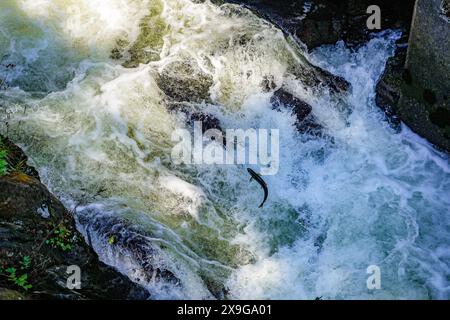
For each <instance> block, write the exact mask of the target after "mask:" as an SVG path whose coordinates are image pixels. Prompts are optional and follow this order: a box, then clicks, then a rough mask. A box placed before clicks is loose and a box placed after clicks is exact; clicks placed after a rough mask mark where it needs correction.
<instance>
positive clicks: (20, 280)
mask: <svg viewBox="0 0 450 320" xmlns="http://www.w3.org/2000/svg"><path fill="white" fill-rule="evenodd" d="M5 272H6V274H7V275H8V280H9V281H11V282H13V283H14V284H15V285H16V286H18V287H20V288H22V289H24V290H25V291H27V290H29V289H31V288H32V287H33V286H32V285H31V284H29V283H28V274H26V273H24V274H22V275H19V274H18V273H17V269H16V268H14V267H10V268H7V269H6V270H5Z"/></svg>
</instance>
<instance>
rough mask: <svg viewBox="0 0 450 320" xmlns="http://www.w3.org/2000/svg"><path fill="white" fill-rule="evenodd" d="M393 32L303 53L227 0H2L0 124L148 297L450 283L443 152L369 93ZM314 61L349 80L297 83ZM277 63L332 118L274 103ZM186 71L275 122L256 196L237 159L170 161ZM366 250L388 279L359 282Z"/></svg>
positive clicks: (213, 96)
mask: <svg viewBox="0 0 450 320" xmlns="http://www.w3.org/2000/svg"><path fill="white" fill-rule="evenodd" d="M215 2H218V1H215ZM399 36H400V34H399V33H398V32H396V31H392V32H387V33H384V34H379V35H377V36H376V37H374V38H373V39H372V40H371V41H370V42H369V43H367V44H366V45H365V46H364V47H362V48H361V49H359V50H358V51H356V52H352V51H350V50H349V49H347V48H345V46H344V45H343V44H342V43H338V44H336V45H334V46H326V47H322V48H319V49H317V50H315V51H314V52H313V53H311V54H307V53H305V52H303V51H302V49H301V46H297V45H295V43H294V41H293V40H292V39H288V38H286V36H285V35H284V34H283V32H281V31H280V30H279V29H277V28H276V27H274V26H273V25H271V24H270V23H268V22H266V21H264V20H262V19H261V18H259V17H257V16H255V15H254V14H252V13H251V12H250V11H248V10H246V9H243V8H241V7H239V6H237V5H234V4H223V5H219V4H217V3H216V4H213V3H211V2H210V1H190V0H147V1H146V0H108V1H102V0H7V1H1V2H0V59H1V66H0V79H2V88H1V89H0V118H1V120H2V121H1V123H0V132H1V133H2V134H5V135H6V134H7V135H8V136H9V137H10V138H11V139H12V140H13V141H15V142H16V143H18V144H19V145H20V146H22V147H23V148H24V149H25V150H26V152H27V154H28V155H29V156H30V159H31V161H32V164H33V165H35V166H36V167H37V169H38V170H39V172H40V174H41V176H42V179H43V181H44V182H45V183H46V184H47V185H48V186H49V188H50V190H52V191H53V192H54V193H55V194H57V195H58V196H59V197H60V198H61V199H62V200H63V201H64V202H65V204H66V205H67V206H68V207H69V208H75V207H77V210H76V217H77V219H78V221H79V228H80V230H81V231H82V232H83V233H84V235H85V236H86V238H87V239H88V240H89V241H90V242H91V244H92V246H93V247H94V249H95V250H96V251H97V253H98V254H99V255H100V258H101V259H102V260H103V261H105V262H106V263H108V264H110V265H112V266H114V267H116V268H117V269H118V270H120V271H121V272H123V273H124V274H126V275H127V276H129V277H130V278H131V279H132V280H133V281H136V282H139V283H141V284H143V285H144V286H145V287H146V288H147V289H148V290H149V292H150V294H151V297H152V298H154V299H165V298H168V299H181V298H187V299H212V298H233V299H314V298H316V297H319V296H321V297H323V299H430V298H434V299H449V298H450V249H449V244H450V165H449V164H450V162H449V158H448V156H447V155H444V154H441V153H440V152H438V151H437V150H435V149H434V148H433V147H432V146H430V145H429V144H428V143H427V142H425V141H423V140H422V139H420V138H419V137H417V136H416V135H415V134H414V133H412V132H411V131H410V130H409V129H408V128H407V127H403V128H402V130H401V132H400V133H397V132H396V131H395V130H393V129H392V128H391V127H390V126H389V125H388V124H387V122H386V121H385V119H384V115H383V114H382V112H381V111H380V110H379V109H378V108H377V107H376V105H375V103H374V97H375V85H376V82H377V79H378V78H379V77H380V75H381V73H382V71H383V69H384V66H385V63H386V61H387V59H388V58H389V57H390V56H391V55H393V53H394V49H395V41H396V39H397V38H398V37H399ZM308 63H313V64H315V65H318V66H320V67H322V68H324V69H326V70H328V71H330V72H332V73H334V74H336V75H340V76H342V77H344V78H345V79H346V80H347V81H348V82H349V83H350V84H351V85H352V89H351V91H350V92H349V93H348V94H347V95H343V96H342V97H340V99H337V98H336V97H333V95H331V94H330V93H329V92H328V90H327V88H323V87H321V88H312V87H309V86H307V85H305V83H306V81H305V79H303V78H302V77H301V76H299V75H298V73H296V72H295V70H297V69H298V67H299V66H303V68H304V69H308V68H310V66H309V64H308ZM8 64H11V65H14V68H6V65H8ZM267 78H270V79H273V81H274V83H275V84H276V86H277V87H281V86H282V85H283V86H284V87H286V88H289V90H290V91H291V92H292V93H294V94H295V96H297V97H298V98H300V99H302V100H303V101H306V102H307V103H308V104H310V105H311V106H312V108H313V111H312V112H313V114H314V117H315V118H316V119H317V120H318V121H319V123H320V124H321V125H322V127H323V128H324V131H325V134H324V135H323V136H321V137H311V136H307V135H306V134H300V133H299V132H298V131H297V130H296V126H295V118H294V116H293V115H291V114H290V113H289V112H288V111H287V110H284V111H277V110H274V109H273V108H272V106H271V103H270V100H271V97H272V95H273V92H265V91H264V90H263V88H262V86H261V83H262V82H263V81H264V79H267ZM161 79H163V80H161ZM186 79H187V81H188V82H189V83H191V84H192V85H191V87H190V90H191V91H190V94H189V95H190V97H191V98H192V99H191V101H189V102H186V101H181V102H180V101H178V102H180V104H182V105H183V107H184V108H191V109H192V110H196V111H198V110H201V111H203V112H208V113H209V114H212V115H214V116H215V117H217V119H219V120H220V123H221V125H222V127H223V128H242V129H246V128H278V129H279V130H280V139H281V145H280V169H279V172H278V174H277V175H275V176H268V177H267V178H265V179H266V181H267V184H268V185H269V190H270V197H269V199H268V201H267V203H266V204H265V206H264V209H258V208H257V204H258V203H259V201H260V197H261V191H260V189H259V187H258V186H257V185H256V184H254V183H249V182H248V179H249V176H248V174H247V173H246V167H245V166H229V165H228V166H225V165H224V166H210V165H203V166H175V165H173V163H172V162H171V159H170V154H171V149H172V147H173V145H174V143H173V142H172V141H171V134H172V132H173V131H174V130H175V129H176V128H180V127H181V128H182V127H186V126H187V125H186V119H185V116H184V115H183V114H182V113H181V112H173V111H169V110H173V106H168V105H167V104H168V102H167V101H168V99H166V92H167V90H168V88H169V89H170V88H171V87H172V86H173V87H176V86H177V84H180V83H185V82H186V81H185V80H186ZM182 98H183V96H181V97H180V99H179V100H183V99H182ZM342 101H344V106H342ZM169 107H170V108H169ZM113 235H114V236H116V237H118V238H119V240H120V241H117V243H112V244H111V243H110V241H108V240H109V239H110V237H111V236H113ZM130 239H133V241H130ZM370 265H378V266H379V267H380V270H381V289H380V290H368V288H367V286H366V279H367V277H368V276H369V275H368V274H367V273H366V269H367V267H368V266H370Z"/></svg>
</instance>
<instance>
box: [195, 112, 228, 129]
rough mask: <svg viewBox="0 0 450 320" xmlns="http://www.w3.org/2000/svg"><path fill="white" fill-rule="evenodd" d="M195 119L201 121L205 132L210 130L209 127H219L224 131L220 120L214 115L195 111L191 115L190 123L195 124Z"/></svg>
mask: <svg viewBox="0 0 450 320" xmlns="http://www.w3.org/2000/svg"><path fill="white" fill-rule="evenodd" d="M195 121H201V123H202V131H203V133H205V131H208V130H209V129H217V130H219V131H222V127H221V126H220V120H219V119H217V118H216V117H214V116H213V115H210V114H206V113H202V112H194V113H193V114H191V116H190V123H191V124H193V123H194V122H195Z"/></svg>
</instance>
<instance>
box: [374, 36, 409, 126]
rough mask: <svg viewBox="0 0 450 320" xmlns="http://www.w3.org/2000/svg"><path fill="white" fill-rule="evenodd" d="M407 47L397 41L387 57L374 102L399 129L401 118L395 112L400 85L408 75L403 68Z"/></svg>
mask: <svg viewBox="0 0 450 320" xmlns="http://www.w3.org/2000/svg"><path fill="white" fill-rule="evenodd" d="M406 53H407V47H406V44H405V43H401V42H399V43H398V45H397V49H396V52H395V54H394V56H392V57H391V58H389V59H388V61H387V63H386V68H385V70H384V72H383V75H382V76H381V78H380V80H379V81H378V83H377V86H376V96H375V102H376V104H377V105H378V107H380V108H381V109H382V110H383V111H384V112H385V114H386V120H387V121H388V122H389V123H390V124H391V126H392V127H393V128H394V129H396V130H400V123H401V120H400V118H399V117H398V115H397V113H396V111H395V110H396V109H397V106H398V102H399V100H400V95H401V90H402V85H403V83H404V81H405V78H407V77H408V71H407V70H406V69H405V62H406Z"/></svg>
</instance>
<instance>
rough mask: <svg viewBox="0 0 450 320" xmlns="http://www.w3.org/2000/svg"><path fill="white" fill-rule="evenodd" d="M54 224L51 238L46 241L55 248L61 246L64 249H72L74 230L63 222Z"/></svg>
mask: <svg viewBox="0 0 450 320" xmlns="http://www.w3.org/2000/svg"><path fill="white" fill-rule="evenodd" d="M52 226H54V228H53V230H52V231H51V234H50V236H49V239H47V240H46V241H45V243H46V244H48V245H50V246H52V247H53V248H59V249H61V250H62V251H70V250H72V248H73V237H72V231H71V230H69V229H68V228H67V227H66V226H64V225H63V224H59V225H57V226H55V225H54V224H52Z"/></svg>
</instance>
